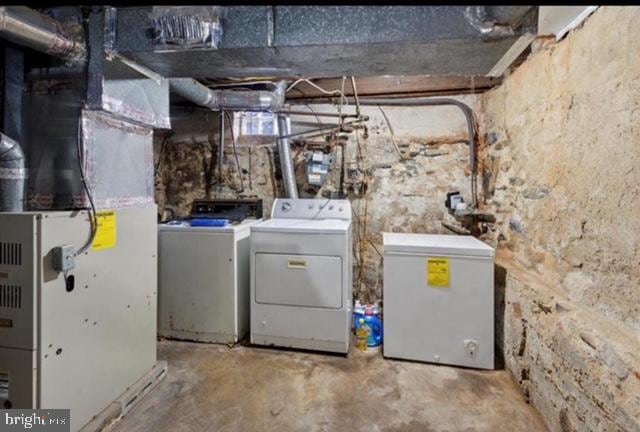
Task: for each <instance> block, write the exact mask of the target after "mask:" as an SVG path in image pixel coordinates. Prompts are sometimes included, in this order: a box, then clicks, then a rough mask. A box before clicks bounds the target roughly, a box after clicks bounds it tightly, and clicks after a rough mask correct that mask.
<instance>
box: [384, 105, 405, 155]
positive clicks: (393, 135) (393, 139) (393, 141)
mask: <svg viewBox="0 0 640 432" xmlns="http://www.w3.org/2000/svg"><path fill="white" fill-rule="evenodd" d="M378 109H379V110H380V112H381V113H382V116H383V117H384V121H385V122H387V127H388V128H389V133H390V134H391V142H392V143H393V147H394V148H395V149H396V151H397V152H398V156H400V160H405V159H406V158H405V157H404V155H403V154H402V152H401V151H400V147H398V143H397V142H396V134H395V133H394V132H393V127H392V126H391V122H390V121H389V117H387V113H386V112H384V110H383V109H382V107H381V106H380V105H378Z"/></svg>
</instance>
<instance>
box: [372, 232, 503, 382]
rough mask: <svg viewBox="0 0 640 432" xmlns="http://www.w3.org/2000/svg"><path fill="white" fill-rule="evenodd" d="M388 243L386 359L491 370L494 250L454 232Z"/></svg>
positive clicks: (386, 237) (387, 238) (396, 237)
mask: <svg viewBox="0 0 640 432" xmlns="http://www.w3.org/2000/svg"><path fill="white" fill-rule="evenodd" d="M383 243H384V254H383V262H384V264H383V271H384V285H383V300H384V346H383V350H384V356H385V357H391V358H400V359H408V360H418V361H425V362H431V363H441V364H449V365H458V366H466V367H472V368H479V369H493V368H494V288H493V271H494V250H493V248H492V247H490V246H488V245H486V244H485V243H483V242H481V241H480V240H478V239H476V238H474V237H472V236H456V235H429V234H404V233H383Z"/></svg>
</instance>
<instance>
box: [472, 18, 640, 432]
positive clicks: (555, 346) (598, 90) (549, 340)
mask: <svg viewBox="0 0 640 432" xmlns="http://www.w3.org/2000/svg"><path fill="white" fill-rule="evenodd" d="M639 53H640V8H638V7H628V8H623V7H601V8H600V9H599V10H597V11H596V12H595V13H594V14H593V15H592V16H591V17H590V18H589V19H588V20H587V21H586V22H585V24H584V26H583V27H582V28H581V29H578V30H576V31H574V32H572V33H571V34H570V35H569V36H568V37H567V38H566V39H565V40H563V41H561V42H559V43H557V44H556V43H546V44H541V43H536V44H535V52H534V53H533V54H532V55H531V56H530V58H529V59H528V60H527V61H526V62H525V63H524V64H523V65H521V66H520V67H519V68H518V69H516V70H515V72H514V73H513V74H512V75H511V76H509V77H508V78H507V79H506V80H505V81H504V82H503V84H502V85H501V86H500V87H498V88H496V89H493V90H492V91H490V92H488V93H486V94H484V95H483V96H482V97H481V109H480V111H481V113H482V118H481V124H482V128H483V133H484V134H486V143H487V149H486V157H485V161H484V162H485V166H487V167H492V172H490V173H489V174H488V176H487V179H488V181H487V185H486V186H487V188H486V190H487V192H488V194H487V204H488V209H489V210H491V211H493V212H495V214H496V215H497V217H498V222H497V223H496V224H495V226H494V231H491V232H490V235H487V236H486V238H485V239H486V240H487V241H488V242H490V243H493V244H494V245H497V246H498V247H499V248H500V251H499V252H500V253H499V256H500V259H499V263H500V264H501V265H502V269H501V270H500V271H499V272H498V273H499V274H500V275H501V276H502V278H501V279H502V280H503V283H502V285H501V286H502V292H500V297H499V298H501V299H502V300H503V304H502V306H501V307H502V308H503V310H504V315H502V314H498V320H499V322H498V325H497V327H498V329H500V332H499V336H500V337H502V338H503V350H504V354H505V361H506V366H507V368H508V369H509V370H510V371H511V372H512V373H513V374H514V376H515V377H516V378H517V379H518V380H519V382H520V384H521V386H522V388H523V391H524V392H525V394H526V395H527V396H528V398H529V400H530V401H531V402H532V403H533V405H534V406H535V407H536V408H538V409H539V410H540V412H541V413H542V415H543V417H544V418H545V420H546V422H547V424H548V425H549V427H550V428H551V429H552V430H559V431H574V430H576V431H586V430H588V431H605V430H606V431H611V430H624V431H632V430H635V431H637V430H640V265H639V264H640V122H639V120H640V55H638V54H639ZM499 279H500V278H499ZM499 286H500V285H499Z"/></svg>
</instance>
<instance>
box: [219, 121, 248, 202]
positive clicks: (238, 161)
mask: <svg viewBox="0 0 640 432" xmlns="http://www.w3.org/2000/svg"><path fill="white" fill-rule="evenodd" d="M224 116H225V117H226V119H227V123H228V124H229V131H230V133H231V144H232V145H233V157H234V159H235V160H236V167H237V169H238V177H239V178H240V191H239V193H242V192H244V181H243V180H242V167H241V166H240V160H239V159H238V150H237V149H236V136H235V135H234V133H233V122H232V121H231V115H230V114H229V112H227V111H225V113H224Z"/></svg>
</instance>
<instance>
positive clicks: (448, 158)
mask: <svg viewBox="0 0 640 432" xmlns="http://www.w3.org/2000/svg"><path fill="white" fill-rule="evenodd" d="M458 99H459V100H462V101H463V102H465V103H467V104H469V105H470V106H471V107H472V108H475V104H476V102H477V97H476V96H475V95H465V96H460V97H458ZM292 109H296V110H309V107H304V106H295V105H294V106H292ZM311 109H312V110H313V111H315V112H317V113H321V112H331V113H336V108H335V107H333V106H331V105H314V106H312V107H311ZM383 109H384V111H385V113H386V115H387V116H388V118H389V121H390V123H391V126H392V128H393V130H394V135H395V137H396V141H397V144H398V147H399V149H400V151H401V152H402V154H403V155H404V157H405V158H406V159H405V160H401V159H400V156H399V155H398V152H397V151H396V150H395V148H394V146H393V142H392V139H391V136H390V134H389V128H388V126H387V123H386V121H385V119H384V117H383V116H382V113H381V111H380V110H379V109H378V108H377V107H363V108H362V110H363V114H365V115H368V116H369V117H370V120H369V122H368V127H367V132H366V133H365V132H364V130H357V131H355V132H353V133H350V134H348V136H349V139H348V141H347V144H346V146H345V168H347V167H348V166H350V164H351V166H358V167H359V169H360V171H361V173H362V176H361V178H364V179H365V181H366V183H367V185H368V186H367V188H366V191H364V192H362V191H360V190H359V189H360V188H358V187H356V188H355V189H356V190H349V187H348V184H345V187H344V190H345V193H346V194H347V197H348V198H349V199H350V200H351V202H352V205H353V208H354V213H355V216H354V255H355V256H354V282H355V287H354V292H355V296H356V297H357V298H359V299H361V300H363V301H368V302H372V301H375V300H378V299H380V298H381V292H382V283H381V278H382V274H381V272H380V268H381V257H380V255H379V254H378V252H382V232H385V231H393V232H418V233H445V232H447V231H446V229H444V228H443V227H442V225H441V221H442V220H444V219H448V218H451V216H449V215H448V214H447V213H446V209H445V207H444V200H445V198H446V193H447V192H449V191H451V190H459V191H460V192H461V193H462V194H463V195H464V196H465V199H467V200H470V196H469V193H470V171H469V148H468V145H467V142H466V140H467V131H466V123H465V119H464V116H463V115H462V113H461V111H460V110H459V109H458V108H455V107H418V108H416V107H383ZM345 111H346V112H348V113H353V112H355V110H354V107H353V106H350V107H347V108H345ZM180 118H181V120H180V121H173V123H174V133H175V134H174V135H173V136H170V137H166V138H165V137H159V138H158V139H157V141H156V160H157V162H159V169H158V173H157V176H156V198H157V202H158V206H159V211H160V212H161V215H162V217H163V219H167V218H170V217H174V216H175V217H181V216H186V215H187V214H188V212H189V208H190V205H191V202H192V201H193V200H194V199H198V198H204V197H207V196H208V197H225V198H233V197H258V198H262V199H263V200H264V209H265V217H266V216H268V214H269V211H270V208H271V203H272V201H273V198H274V197H275V196H283V190H282V184H281V181H280V180H279V176H280V172H279V162H278V160H277V150H276V149H275V147H274V145H273V141H272V140H271V141H269V140H266V141H258V140H255V139H249V138H248V137H239V140H238V141H239V142H238V148H237V153H238V159H239V162H240V167H241V168H240V172H242V179H243V183H244V191H243V192H240V184H239V177H238V169H237V167H236V164H235V158H234V155H233V147H232V145H231V136H230V131H229V130H227V133H226V139H225V141H226V142H225V172H226V181H225V182H223V183H219V182H217V179H216V176H215V173H214V174H213V175H212V174H210V173H211V172H212V171H211V169H212V167H214V168H215V165H216V160H217V156H216V153H217V151H216V149H217V143H218V125H219V120H218V117H217V115H216V114H214V113H211V112H207V111H206V110H192V111H191V112H189V113H188V115H180ZM319 120H320V121H321V122H323V123H329V122H335V119H331V118H327V117H319ZM292 121H293V122H294V125H293V126H294V127H293V131H294V132H296V131H298V130H302V129H303V128H312V127H313V125H311V124H308V125H300V124H298V123H297V122H305V123H314V122H316V121H317V120H316V118H314V117H313V116H294V117H292ZM163 140H164V148H163V150H162V155H160V151H159V150H160V148H161V147H162V141H163ZM312 140H313V141H321V138H313V139H312ZM250 153H251V154H250ZM293 154H294V155H296V158H295V160H296V173H297V178H298V187H299V190H300V196H301V197H307V198H310V197H314V196H317V197H323V196H325V197H326V196H328V194H330V193H333V194H335V193H337V192H339V190H340V172H341V167H342V163H341V162H342V161H341V157H342V152H341V151H340V150H339V149H338V150H336V151H334V155H335V160H334V163H333V166H332V170H331V172H330V175H329V176H328V178H327V181H326V183H325V184H324V186H323V187H322V188H321V189H320V190H318V191H317V192H310V191H309V188H308V187H307V185H306V184H305V179H304V168H305V163H304V152H303V151H299V150H295V149H294V151H293ZM250 159H251V162H249V160H250ZM249 167H251V168H249ZM345 171H346V170H345ZM365 174H366V175H365ZM345 177H347V175H346V173H345ZM346 183H348V179H347V181H346ZM365 214H366V216H365ZM365 221H366V223H365ZM449 221H450V222H452V220H449ZM365 225H366V226H365ZM360 267H361V268H360Z"/></svg>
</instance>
